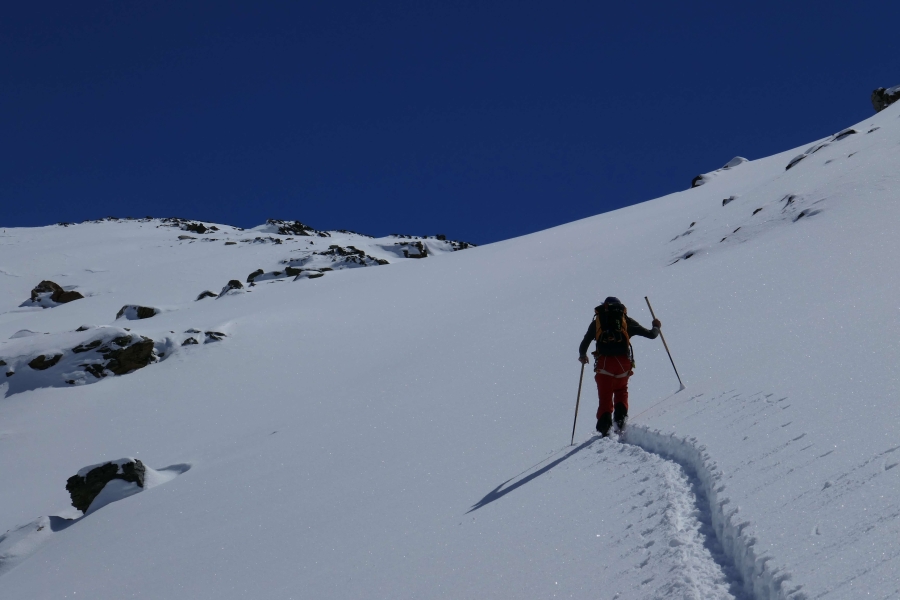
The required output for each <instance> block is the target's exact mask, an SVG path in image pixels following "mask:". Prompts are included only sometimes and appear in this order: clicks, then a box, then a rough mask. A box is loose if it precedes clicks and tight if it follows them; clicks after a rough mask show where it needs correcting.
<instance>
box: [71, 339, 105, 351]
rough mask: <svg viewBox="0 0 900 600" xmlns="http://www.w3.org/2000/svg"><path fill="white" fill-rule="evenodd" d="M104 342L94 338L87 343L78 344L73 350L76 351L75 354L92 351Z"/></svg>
mask: <svg viewBox="0 0 900 600" xmlns="http://www.w3.org/2000/svg"><path fill="white" fill-rule="evenodd" d="M102 343H103V342H102V341H101V340H94V341H92V342H88V343H87V344H79V345H78V346H75V347H74V348H72V352H74V353H75V354H81V353H82V352H90V351H91V350H93V349H94V348H97V347H98V346H100V344H102Z"/></svg>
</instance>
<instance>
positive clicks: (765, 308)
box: [0, 105, 900, 599]
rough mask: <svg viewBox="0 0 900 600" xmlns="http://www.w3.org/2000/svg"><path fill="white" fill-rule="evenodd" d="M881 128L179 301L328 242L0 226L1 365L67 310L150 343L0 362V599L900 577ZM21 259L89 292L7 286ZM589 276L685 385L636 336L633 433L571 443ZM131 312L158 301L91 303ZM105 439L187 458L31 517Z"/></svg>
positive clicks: (793, 592) (893, 196)
mask: <svg viewBox="0 0 900 600" xmlns="http://www.w3.org/2000/svg"><path fill="white" fill-rule="evenodd" d="M898 117H900V105H893V106H891V107H888V108H887V109H885V110H884V111H882V112H881V113H879V114H877V115H876V116H873V117H872V118H871V119H868V120H866V121H864V122H862V123H860V124H857V125H854V126H853V129H854V130H855V131H856V132H857V133H855V134H850V135H847V136H844V137H841V136H832V135H824V134H826V133H829V132H823V138H822V140H820V141H819V142H816V143H815V144H806V145H804V146H802V147H800V148H796V149H791V150H788V151H786V152H784V153H782V154H779V155H776V156H773V157H769V158H766V159H762V160H756V161H750V162H745V163H741V164H738V165H736V166H734V167H731V168H729V169H726V170H719V171H716V172H715V173H714V175H711V176H710V177H709V178H708V179H707V180H706V181H705V183H704V185H702V186H701V187H698V188H695V189H691V190H686V191H682V192H679V193H677V194H673V195H670V196H667V197H664V198H660V199H658V200H654V201H651V202H647V203H644V204H640V205H637V206H633V207H630V208H626V209H623V210H620V211H616V212H613V213H608V214H603V215H599V216H596V217H593V218H589V219H585V220H583V221H578V222H575V223H571V224H568V225H565V226H561V227H557V228H554V229H551V230H547V231H543V232H540V233H537V234H534V235H530V236H526V237H523V238H518V239H514V240H509V241H506V242H502V243H498V244H493V245H490V246H485V247H481V248H475V249H469V250H465V251H463V252H454V253H449V252H448V253H445V254H442V255H433V256H429V257H428V258H427V259H424V260H412V259H405V260H404V259H402V258H397V259H396V260H395V259H392V258H389V257H388V256H387V255H384V257H385V258H388V260H389V261H390V262H391V263H392V264H389V265H384V266H373V267H366V268H354V269H349V270H343V271H334V272H326V275H325V276H324V277H321V278H315V279H301V280H298V281H294V280H292V279H271V280H263V281H260V282H259V283H258V284H257V285H256V286H255V287H252V288H245V289H244V291H243V292H242V293H234V294H231V293H229V295H226V296H225V297H222V298H206V299H204V300H200V301H195V298H196V297H197V295H198V294H199V293H200V292H202V291H204V290H211V291H213V292H216V293H218V292H219V291H220V290H221V289H222V287H223V286H224V285H225V284H226V283H227V282H228V281H229V280H231V279H239V280H241V281H243V282H245V280H246V278H247V275H248V274H249V273H251V272H253V271H255V270H257V269H263V271H264V272H265V273H269V272H272V271H274V270H277V269H278V268H279V265H280V268H284V266H285V263H283V262H282V261H284V260H286V259H288V258H290V257H291V251H292V250H294V249H299V248H300V244H302V243H306V245H307V246H308V245H309V244H308V243H307V242H309V241H313V242H315V243H316V244H319V243H320V241H321V243H322V244H325V245H326V247H327V245H328V244H334V243H336V242H334V241H333V240H332V241H329V240H328V239H324V238H299V239H300V241H296V240H292V241H291V242H287V241H284V242H283V243H282V244H275V243H270V242H259V243H251V242H247V243H240V242H239V243H237V244H234V245H229V246H226V245H225V244H224V238H225V234H228V235H231V236H233V237H234V239H240V237H241V236H248V237H254V236H257V235H258V236H262V237H273V238H274V237H278V236H277V234H272V233H268V232H262V231H261V232H239V231H232V230H231V228H225V227H223V226H220V227H221V232H218V233H217V234H216V235H217V236H218V237H219V238H221V239H220V240H219V241H216V242H202V241H199V239H195V240H181V241H179V240H178V235H183V234H184V233H185V232H183V231H180V230H177V229H172V228H164V227H161V228H157V227H155V225H154V224H153V223H138V222H129V223H100V224H82V225H74V226H70V227H66V228H63V227H56V226H53V227H46V228H39V229H6V230H5V231H2V233H0V236H2V237H0V313H2V314H0V357H2V356H7V355H9V354H10V353H11V351H9V352H8V350H9V349H11V348H14V347H15V348H21V349H24V350H21V351H20V350H16V356H18V355H19V354H23V356H24V353H27V352H31V351H32V350H33V351H36V349H37V347H38V346H37V345H40V344H45V343H46V344H50V343H51V342H50V341H47V342H45V341H44V339H46V340H55V339H58V340H60V343H59V347H60V348H61V350H62V351H65V350H67V349H68V347H69V346H65V345H63V344H62V341H63V340H64V339H65V338H64V336H70V335H74V334H71V333H69V332H73V331H74V330H75V329H76V328H78V327H79V326H81V325H85V324H88V325H96V326H111V327H117V328H123V327H127V328H129V329H131V333H133V334H135V335H144V336H147V337H150V338H153V339H154V340H160V339H163V338H166V336H168V338H171V339H172V343H171V344H170V346H167V348H170V350H168V351H166V356H165V357H164V358H165V359H164V360H160V361H158V362H155V363H153V364H150V365H148V366H147V367H145V368H143V369H141V370H139V371H136V372H134V373H131V374H128V375H122V376H115V377H107V378H104V379H103V380H101V381H98V382H96V383H94V384H92V385H69V386H68V387H67V386H65V385H57V384H55V383H54V384H52V385H53V386H52V387H38V388H34V389H27V390H23V391H19V392H16V390H14V389H12V388H9V389H7V384H6V382H3V383H0V386H2V387H0V392H3V393H2V395H4V396H5V397H3V398H0V481H3V485H2V486H0V507H2V510H0V532H2V531H6V530H11V532H12V533H15V535H16V536H18V537H16V543H17V544H18V545H17V546H16V547H17V548H19V550H17V552H18V553H19V555H20V556H25V558H24V559H23V560H21V561H20V562H18V563H17V564H15V565H14V566H12V568H9V569H7V570H6V571H5V572H4V573H3V574H2V576H0V596H2V597H4V598H6V597H9V598H61V597H66V596H68V597H85V598H94V599H119V598H126V597H139V598H160V599H162V598H198V599H207V598H208V599H213V598H215V599H231V598H235V599H236V598H340V599H347V598H516V599H520V598H523V597H527V598H551V597H559V598H619V599H627V598H634V599H642V598H727V597H729V596H730V595H734V596H736V597H747V598H794V599H800V598H808V599H812V598H820V597H826V598H857V597H873V598H896V597H900V500H898V498H900V468H897V467H898V466H900V425H898V424H900V381H898V369H897V365H898V364H900V344H898V340H900V278H898V277H897V275H896V273H897V269H898V266H900V236H898V235H897V230H898V228H900V181H898V177H900V176H898V172H900V169H898V167H900V119H898ZM836 137H841V139H839V140H836V139H835V138H836ZM825 142H827V145H825V146H823V147H821V148H819V149H817V150H816V151H815V152H811V153H810V152H809V150H811V149H812V148H814V147H815V146H817V145H820V144H822V143H825ZM801 153H805V154H807V156H806V157H805V158H803V159H802V160H801V161H799V162H798V163H796V164H794V165H793V166H792V167H791V168H790V169H789V170H786V167H787V165H788V164H789V163H790V162H791V160H792V159H793V158H794V157H796V156H798V155H799V154H801ZM724 158H727V157H723V160H724ZM691 175H692V174H690V173H686V174H685V185H686V186H687V185H688V184H689V182H690V176H691ZM725 200H728V201H727V202H724V201H725ZM572 201H583V199H572ZM759 209H761V210H759ZM191 235H193V234H191ZM196 237H197V238H199V237H201V236H196ZM202 237H210V235H208V234H204V236H202ZM295 242H296V244H297V245H296V246H291V244H294V243H295ZM345 243H351V242H345ZM359 243H360V244H362V243H363V241H362V240H360V241H359ZM368 243H370V244H374V243H376V241H373V240H369V242H368ZM358 247H359V248H360V249H363V248H362V246H358ZM369 248H370V249H371V252H370V251H368V250H367V251H366V254H369V255H371V256H378V255H377V254H375V252H376V251H377V249H374V248H373V247H372V246H369ZM297 254H299V253H297ZM379 257H380V256H379ZM42 279H49V280H52V281H55V282H57V283H59V284H60V285H62V286H64V287H67V288H69V287H73V288H74V289H77V290H78V291H80V292H81V293H83V294H84V295H85V296H86V298H84V299H82V300H77V301H75V302H71V303H69V304H64V305H61V306H56V307H53V308H47V309H39V308H29V307H21V306H20V305H21V304H22V303H23V301H25V300H26V299H27V298H28V295H29V292H30V290H31V288H32V287H34V286H35V285H36V284H37V283H38V282H40V281H41V280H42ZM245 285H246V283H245ZM248 290H249V291H248ZM607 295H615V296H618V297H619V298H621V299H622V300H623V301H624V302H625V303H626V304H627V305H628V307H629V314H630V315H631V316H633V317H635V318H636V319H637V320H638V321H640V322H641V323H642V324H644V325H648V324H649V321H650V316H649V313H648V311H647V310H646V305H645V304H644V301H643V297H644V296H645V295H647V296H649V298H650V300H651V301H652V302H653V305H654V309H655V310H656V311H657V315H658V316H659V318H660V319H661V320H662V321H663V330H664V332H665V334H666V339H667V341H668V343H669V347H670V349H671V350H672V354H673V356H674V358H675V361H676V364H677V366H678V369H679V371H680V373H681V374H682V377H683V379H684V380H685V383H686V384H687V389H686V390H684V391H682V392H680V393H677V394H675V393H674V392H675V391H676V390H677V389H678V382H677V380H676V379H675V376H674V373H673V372H672V367H671V365H670V364H669V359H668V357H667V356H666V354H665V351H664V349H663V347H662V344H661V342H660V341H659V340H655V341H651V340H646V339H643V338H638V339H636V340H634V346H635V353H636V357H637V368H636V371H635V376H634V378H633V379H632V381H631V385H630V389H631V414H632V422H631V431H630V433H629V435H628V437H627V439H626V441H625V442H619V441H617V440H614V439H608V440H591V439H590V434H591V430H592V427H593V425H594V420H593V413H594V411H595V409H596V404H595V402H596V401H595V395H594V392H593V382H592V381H591V380H590V379H589V378H588V377H587V376H586V377H585V388H584V392H583V395H582V401H581V414H580V418H579V423H578V427H577V431H576V436H575V437H576V446H575V447H574V448H567V447H566V444H567V443H568V441H569V435H570V431H571V426H572V412H573V409H574V405H575V397H574V396H575V392H576V389H577V384H578V382H577V377H578V373H579V365H578V363H577V362H576V361H575V358H576V356H577V354H576V349H577V345H578V342H579V341H580V339H581V336H582V335H583V333H584V330H585V329H586V328H587V326H588V324H589V321H590V318H591V314H592V308H593V306H594V305H595V304H597V303H599V302H600V301H601V300H602V298H604V297H605V296H607ZM131 304H133V305H140V306H148V307H154V308H158V309H160V313H159V314H157V315H156V316H154V317H152V318H150V319H144V320H134V321H128V320H125V319H121V320H119V321H116V319H115V315H116V313H117V311H118V310H119V309H120V308H122V307H123V306H125V305H131ZM192 329H194V330H196V331H200V332H205V331H218V332H222V333H224V334H226V337H225V338H224V339H223V340H221V341H219V342H216V343H208V344H205V343H200V344H197V345H191V346H181V345H180V343H181V342H182V339H181V337H179V336H185V335H186V334H185V333H184V332H186V331H188V330H192ZM22 330H29V331H31V332H36V333H37V334H39V335H38V336H34V335H27V336H23V337H17V338H14V339H11V338H13V336H14V334H16V332H19V331H22ZM45 334H46V335H45ZM200 341H201V342H202V341H203V340H200ZM53 343H55V342H53ZM42 347H43V346H42ZM60 364H62V361H61V362H60ZM4 368H5V367H0V370H2V369H4ZM25 368H28V367H25ZM54 368H56V367H51V368H50V369H48V370H46V371H42V372H41V373H46V374H47V377H50V376H51V375H52V371H53V369H54ZM19 369H21V367H19ZM20 374H21V371H19V372H17V374H16V375H14V376H12V377H11V378H10V381H12V380H13V379H14V378H15V377H18V376H19V375H20ZM48 385H50V384H48ZM29 387H30V386H29ZM121 456H134V457H136V458H140V459H141V460H142V461H144V462H145V463H146V464H147V465H151V466H154V467H160V466H162V465H190V467H191V468H190V470H189V471H186V472H184V473H183V474H182V475H180V476H178V477H175V478H173V479H171V480H169V481H166V482H165V484H164V485H159V486H157V487H154V488H152V489H148V490H146V491H144V492H143V493H140V494H136V495H133V496H130V497H126V498H123V499H120V500H119V501H116V502H112V503H111V504H108V505H106V506H103V507H102V508H100V509H99V510H96V511H94V512H92V513H91V514H89V515H87V516H85V517H83V518H81V519H80V520H78V521H75V522H74V523H71V524H69V525H68V526H67V527H65V528H59V527H56V528H55V529H56V530H53V529H54V528H52V527H51V531H52V535H45V536H44V537H42V538H40V539H38V538H36V537H34V536H36V535H37V534H38V533H43V532H44V531H45V530H46V529H44V530H41V531H40V532H37V527H39V525H35V523H38V522H40V523H43V522H44V521H39V520H40V519H45V520H46V522H47V524H48V525H49V524H50V522H51V518H56V519H57V520H55V521H53V522H55V523H58V522H60V521H59V520H58V517H73V516H77V514H73V512H74V509H72V508H71V506H69V498H68V495H67V493H66V490H65V482H66V479H67V478H68V477H69V476H71V475H73V474H74V473H76V472H77V471H78V470H79V469H80V468H82V467H84V466H86V465H91V464H95V463H98V462H101V461H104V460H109V459H116V458H119V457H121ZM669 459H674V460H675V462H672V461H671V460H669ZM22 527H25V529H20V528H22ZM28 527H31V529H29V528H28ZM714 531H718V532H719V535H718V537H717V536H716V535H714V533H713V532H714ZM11 541H12V538H7V542H8V543H10V542H11ZM0 544H2V543H0ZM3 560H4V559H3V557H0V561H3ZM9 564H11V563H9ZM76 592H77V594H76Z"/></svg>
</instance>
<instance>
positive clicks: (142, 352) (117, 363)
mask: <svg viewBox="0 0 900 600" xmlns="http://www.w3.org/2000/svg"><path fill="white" fill-rule="evenodd" d="M130 342H131V338H130V337H128V336H123V337H121V338H116V339H114V340H113V341H112V343H113V344H114V345H116V346H122V347H120V348H118V349H111V348H108V347H104V348H101V349H100V350H99V351H100V352H102V353H103V358H104V359H105V360H108V361H109V362H108V363H106V365H105V368H106V369H107V370H109V371H112V372H113V373H115V374H116V375H125V374H126V373H130V372H131V371H137V370H138V369H142V368H144V367H146V366H147V365H149V364H150V363H151V362H153V340H151V339H150V338H147V337H143V336H141V339H140V340H139V341H137V342H135V343H133V344H131V345H130V346H129V345H128V344H129V343H130Z"/></svg>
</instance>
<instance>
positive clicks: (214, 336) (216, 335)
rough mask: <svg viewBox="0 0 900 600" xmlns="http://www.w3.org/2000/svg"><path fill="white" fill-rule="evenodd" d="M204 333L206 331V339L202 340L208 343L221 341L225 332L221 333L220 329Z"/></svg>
mask: <svg viewBox="0 0 900 600" xmlns="http://www.w3.org/2000/svg"><path fill="white" fill-rule="evenodd" d="M205 333H206V341H205V342H204V343H205V344H208V343H210V342H221V341H222V340H223V339H225V337H226V336H225V334H224V333H222V332H221V331H207V332H205Z"/></svg>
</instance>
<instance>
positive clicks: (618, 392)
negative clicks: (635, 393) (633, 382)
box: [594, 356, 631, 419]
mask: <svg viewBox="0 0 900 600" xmlns="http://www.w3.org/2000/svg"><path fill="white" fill-rule="evenodd" d="M600 370H603V371H606V372H607V373H612V375H605V374H603V373H597V374H596V375H594V381H596V382H597V395H598V396H600V408H598V409H597V418H598V419H599V418H600V415H602V414H603V413H611V412H613V405H614V404H615V405H619V404H622V405H624V408H625V411H626V412H627V411H628V379H629V378H630V377H631V359H630V358H628V357H627V356H600V357H598V358H597V363H596V365H595V367H594V371H600ZM623 373H628V374H627V375H624V376H622V377H615V375H622V374H623Z"/></svg>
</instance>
